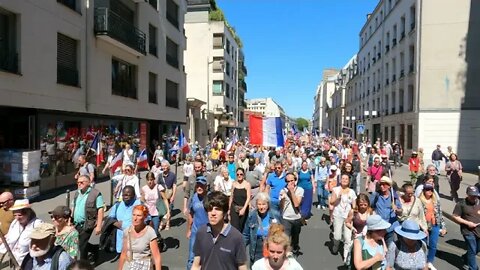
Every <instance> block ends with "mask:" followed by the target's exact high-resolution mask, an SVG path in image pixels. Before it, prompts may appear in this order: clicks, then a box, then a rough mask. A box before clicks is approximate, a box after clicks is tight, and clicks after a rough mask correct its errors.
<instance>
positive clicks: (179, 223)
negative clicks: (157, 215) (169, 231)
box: [170, 217, 187, 227]
mask: <svg viewBox="0 0 480 270" xmlns="http://www.w3.org/2000/svg"><path fill="white" fill-rule="evenodd" d="M186 221H187V220H186V219H184V218H183V217H179V218H174V219H171V220H170V226H172V227H180V226H182V224H183V223H185V222H186Z"/></svg>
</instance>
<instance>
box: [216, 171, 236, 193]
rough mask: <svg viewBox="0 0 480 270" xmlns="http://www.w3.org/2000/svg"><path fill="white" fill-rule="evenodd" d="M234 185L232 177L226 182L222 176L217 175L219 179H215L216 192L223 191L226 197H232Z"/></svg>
mask: <svg viewBox="0 0 480 270" xmlns="http://www.w3.org/2000/svg"><path fill="white" fill-rule="evenodd" d="M232 184H233V181H232V179H231V178H230V177H229V178H228V181H225V180H223V176H221V175H217V177H215V181H214V182H213V185H214V186H215V190H218V191H221V192H222V193H223V194H225V195H226V196H230V195H232Z"/></svg>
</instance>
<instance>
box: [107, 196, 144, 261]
mask: <svg viewBox="0 0 480 270" xmlns="http://www.w3.org/2000/svg"><path fill="white" fill-rule="evenodd" d="M140 204H142V202H141V201H140V200H139V199H135V201H134V202H133V203H131V204H130V205H126V204H125V202H120V203H117V204H115V205H114V206H113V207H112V209H111V210H110V214H109V215H108V216H109V217H112V218H116V219H117V220H119V221H121V222H122V229H121V230H117V239H123V231H124V230H125V229H127V228H128V227H130V225H132V215H133V208H134V207H135V206H137V205H140ZM122 247H123V241H118V240H117V243H116V249H117V253H121V252H122Z"/></svg>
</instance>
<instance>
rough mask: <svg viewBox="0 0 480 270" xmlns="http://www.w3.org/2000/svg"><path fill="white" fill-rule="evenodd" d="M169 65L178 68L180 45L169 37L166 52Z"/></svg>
mask: <svg viewBox="0 0 480 270" xmlns="http://www.w3.org/2000/svg"><path fill="white" fill-rule="evenodd" d="M166 53H167V54H166V57H167V63H168V64H169V65H170V66H172V67H174V68H178V45H177V44H176V43H175V42H173V41H172V40H171V39H169V38H168V37H167V51H166Z"/></svg>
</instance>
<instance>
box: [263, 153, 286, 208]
mask: <svg viewBox="0 0 480 270" xmlns="http://www.w3.org/2000/svg"><path fill="white" fill-rule="evenodd" d="M265 185H266V187H265V192H267V193H268V194H270V208H271V209H272V211H274V212H275V214H276V215H277V216H280V217H281V216H282V215H281V213H280V191H282V189H283V188H284V187H285V172H284V171H283V166H282V163H281V162H280V161H277V162H275V173H271V174H269V175H268V177H267V180H266V183H265Z"/></svg>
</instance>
